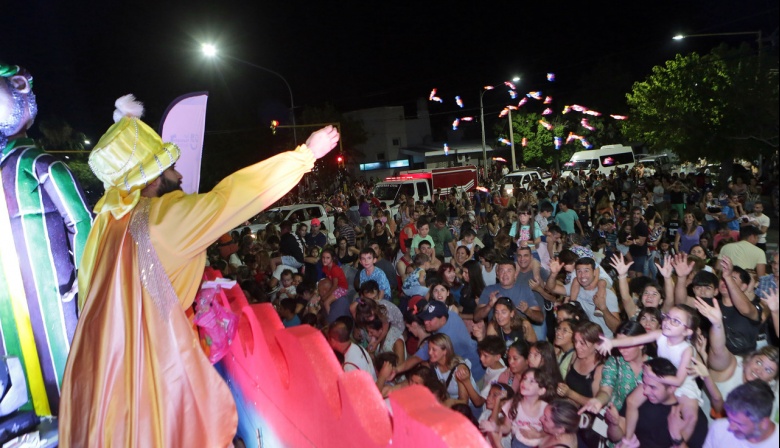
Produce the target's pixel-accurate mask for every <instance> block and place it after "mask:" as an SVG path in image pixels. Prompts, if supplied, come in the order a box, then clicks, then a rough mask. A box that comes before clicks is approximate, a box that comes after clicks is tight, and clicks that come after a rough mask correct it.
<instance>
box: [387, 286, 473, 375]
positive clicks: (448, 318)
mask: <svg viewBox="0 0 780 448" xmlns="http://www.w3.org/2000/svg"><path fill="white" fill-rule="evenodd" d="M417 309H419V310H420V312H419V313H418V314H417V318H419V319H420V320H421V321H422V322H423V323H424V325H425V331H427V332H428V333H431V334H435V333H443V334H446V335H447V336H449V338H450V341H452V347H453V349H454V351H455V353H457V355H458V356H460V357H462V358H465V359H468V360H469V362H470V363H471V375H472V376H473V377H474V380H475V381H479V380H481V379H482V377H483V376H484V375H485V368H484V367H483V366H482V363H480V362H479V352H478V351H477V341H475V340H474V339H472V338H471V335H470V334H469V331H468V329H466V324H464V323H463V320H462V319H461V318H460V316H459V315H458V313H456V312H454V311H449V310H447V305H445V304H444V302H439V301H438V300H430V301H428V302H424V303H418V304H417ZM423 361H428V343H427V342H425V343H424V344H423V345H421V346H420V348H419V350H417V352H416V353H415V354H414V355H412V356H410V357H409V358H407V359H406V361H405V362H404V363H403V364H401V365H399V366H398V368H397V370H398V371H399V372H405V371H407V370H409V369H411V368H412V367H414V366H416V365H417V364H419V363H421V362H423Z"/></svg>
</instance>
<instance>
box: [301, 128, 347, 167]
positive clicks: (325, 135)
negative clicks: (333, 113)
mask: <svg viewBox="0 0 780 448" xmlns="http://www.w3.org/2000/svg"><path fill="white" fill-rule="evenodd" d="M338 142H339V131H337V130H336V128H334V127H333V126H325V127H324V128H322V129H320V130H318V131H314V132H313V133H312V134H311V135H310V136H309V138H308V139H306V146H307V147H308V148H309V149H310V150H311V152H312V154H314V157H316V158H318V159H319V158H322V157H323V156H324V155H325V154H327V153H329V152H330V150H331V149H333V148H335V147H336V143H338Z"/></svg>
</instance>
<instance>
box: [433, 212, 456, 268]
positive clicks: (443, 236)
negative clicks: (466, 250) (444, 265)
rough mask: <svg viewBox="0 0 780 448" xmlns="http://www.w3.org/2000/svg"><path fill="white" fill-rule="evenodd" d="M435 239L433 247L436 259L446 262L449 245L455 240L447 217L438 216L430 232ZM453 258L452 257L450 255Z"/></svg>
mask: <svg viewBox="0 0 780 448" xmlns="http://www.w3.org/2000/svg"><path fill="white" fill-rule="evenodd" d="M428 234H429V235H430V236H431V238H432V239H433V247H434V250H435V251H436V258H438V259H439V260H442V261H444V259H445V257H447V256H448V255H447V252H446V251H447V250H449V247H448V246H449V244H450V242H451V241H452V240H453V238H452V232H450V229H449V227H447V217H446V216H445V215H437V216H436V220H435V221H434V223H433V228H432V229H431V230H430V231H429V232H428ZM450 256H451V255H450Z"/></svg>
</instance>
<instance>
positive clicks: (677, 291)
mask: <svg viewBox="0 0 780 448" xmlns="http://www.w3.org/2000/svg"><path fill="white" fill-rule="evenodd" d="M693 265H694V263H693V262H690V263H688V254H684V253H683V254H677V255H675V256H674V258H673V259H672V267H674V271H675V272H676V273H677V284H676V285H675V286H674V303H675V305H680V304H685V303H687V302H688V288H687V285H686V283H687V280H688V275H690V273H691V272H692V271H693Z"/></svg>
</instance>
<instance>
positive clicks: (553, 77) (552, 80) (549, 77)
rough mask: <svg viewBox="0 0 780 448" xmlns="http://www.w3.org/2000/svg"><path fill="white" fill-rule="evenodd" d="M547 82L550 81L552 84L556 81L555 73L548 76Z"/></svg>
mask: <svg viewBox="0 0 780 448" xmlns="http://www.w3.org/2000/svg"><path fill="white" fill-rule="evenodd" d="M547 80H548V81H550V82H554V81H555V73H548V74H547Z"/></svg>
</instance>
